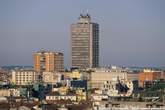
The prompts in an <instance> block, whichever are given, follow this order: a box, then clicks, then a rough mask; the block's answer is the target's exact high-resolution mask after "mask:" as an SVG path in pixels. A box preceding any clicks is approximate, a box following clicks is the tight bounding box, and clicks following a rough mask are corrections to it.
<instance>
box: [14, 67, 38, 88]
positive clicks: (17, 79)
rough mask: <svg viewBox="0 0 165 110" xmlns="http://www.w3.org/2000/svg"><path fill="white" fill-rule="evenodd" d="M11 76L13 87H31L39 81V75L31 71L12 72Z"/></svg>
mask: <svg viewBox="0 0 165 110" xmlns="http://www.w3.org/2000/svg"><path fill="white" fill-rule="evenodd" d="M11 74H12V78H11V82H12V83H13V84H15V85H31V84H33V83H35V82H38V80H39V74H38V73H36V72H35V71H33V70H12V72H11Z"/></svg>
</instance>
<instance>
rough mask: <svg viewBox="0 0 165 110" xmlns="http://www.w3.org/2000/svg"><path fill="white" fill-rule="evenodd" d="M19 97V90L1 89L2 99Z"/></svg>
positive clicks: (0, 95)
mask: <svg viewBox="0 0 165 110" xmlns="http://www.w3.org/2000/svg"><path fill="white" fill-rule="evenodd" d="M10 96H13V97H19V96H20V91H19V90H17V89H0V97H10Z"/></svg>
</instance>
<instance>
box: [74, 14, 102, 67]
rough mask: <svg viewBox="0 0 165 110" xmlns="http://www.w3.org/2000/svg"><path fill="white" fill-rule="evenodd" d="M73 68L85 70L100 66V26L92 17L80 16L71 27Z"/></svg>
mask: <svg viewBox="0 0 165 110" xmlns="http://www.w3.org/2000/svg"><path fill="white" fill-rule="evenodd" d="M71 49H72V53H71V54H72V67H73V68H79V69H85V68H93V67H94V68H95V67H98V66H99V25H98V24H97V23H93V22H91V17H90V15H88V14H86V15H82V14H81V15H80V17H79V20H78V22H77V23H75V24H72V25H71Z"/></svg>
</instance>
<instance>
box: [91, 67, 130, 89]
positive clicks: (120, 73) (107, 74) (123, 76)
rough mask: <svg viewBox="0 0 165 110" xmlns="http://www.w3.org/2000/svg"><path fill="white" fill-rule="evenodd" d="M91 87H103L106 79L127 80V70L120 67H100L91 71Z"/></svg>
mask: <svg viewBox="0 0 165 110" xmlns="http://www.w3.org/2000/svg"><path fill="white" fill-rule="evenodd" d="M90 79H91V88H101V87H102V85H103V84H104V82H105V81H114V82H115V81H117V80H127V72H126V71H124V70H118V69H100V70H96V71H95V72H91V76H90Z"/></svg>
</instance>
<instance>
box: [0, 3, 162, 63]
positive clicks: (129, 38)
mask: <svg viewBox="0 0 165 110" xmlns="http://www.w3.org/2000/svg"><path fill="white" fill-rule="evenodd" d="M86 10H88V12H89V14H90V15H91V17H92V21H93V22H97V23H99V25H100V64H101V65H112V64H114V65H125V66H165V0H0V65H1V66H2V65H32V52H35V51H38V50H40V49H42V48H44V49H46V50H52V51H61V52H63V53H64V54H65V55H64V56H65V65H66V66H69V65H70V62H71V61H70V58H71V55H70V25H71V24H72V23H74V22H77V18H78V17H79V15H80V13H81V12H83V13H86V12H87V11H86Z"/></svg>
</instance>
